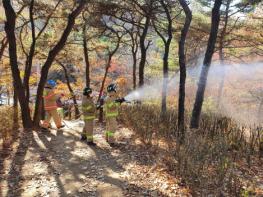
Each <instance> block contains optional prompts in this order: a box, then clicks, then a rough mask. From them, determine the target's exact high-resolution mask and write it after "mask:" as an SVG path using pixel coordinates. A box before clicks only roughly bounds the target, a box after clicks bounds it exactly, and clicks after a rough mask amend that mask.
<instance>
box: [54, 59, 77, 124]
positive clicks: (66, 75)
mask: <svg viewBox="0 0 263 197" xmlns="http://www.w3.org/2000/svg"><path fill="white" fill-rule="evenodd" d="M57 62H58V61H57ZM58 63H59V65H60V66H61V67H62V68H63V70H64V73H65V78H66V82H67V86H68V89H69V92H70V94H71V95H72V99H73V103H74V109H75V119H78V118H79V117H80V111H79V108H78V103H77V99H76V95H75V94H74V91H73V89H72V87H71V85H70V82H69V76H68V71H67V68H66V67H65V66H64V65H63V63H61V62H58Z"/></svg>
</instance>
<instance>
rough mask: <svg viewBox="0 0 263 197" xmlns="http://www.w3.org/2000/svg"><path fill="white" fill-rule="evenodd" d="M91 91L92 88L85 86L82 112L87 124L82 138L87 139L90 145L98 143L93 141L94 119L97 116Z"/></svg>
mask: <svg viewBox="0 0 263 197" xmlns="http://www.w3.org/2000/svg"><path fill="white" fill-rule="evenodd" d="M91 93H92V89H91V88H89V87H86V88H84V90H83V98H82V112H83V119H84V123H85V125H84V128H83V131H82V134H81V140H82V141H87V144H88V145H91V146H95V145H96V144H95V143H94V142H93V127H94V119H95V117H96V105H95V103H94V102H93V99H92V96H91Z"/></svg>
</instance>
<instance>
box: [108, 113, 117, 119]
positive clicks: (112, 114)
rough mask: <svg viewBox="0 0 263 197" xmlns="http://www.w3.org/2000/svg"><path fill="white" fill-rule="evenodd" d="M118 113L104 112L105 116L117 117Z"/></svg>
mask: <svg viewBox="0 0 263 197" xmlns="http://www.w3.org/2000/svg"><path fill="white" fill-rule="evenodd" d="M118 115H119V113H118V112H114V113H106V117H108V118H110V117H117V116H118Z"/></svg>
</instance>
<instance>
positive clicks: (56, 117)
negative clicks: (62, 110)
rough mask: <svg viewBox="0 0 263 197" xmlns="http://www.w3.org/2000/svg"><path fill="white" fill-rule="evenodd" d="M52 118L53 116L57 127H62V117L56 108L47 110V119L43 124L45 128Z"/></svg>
mask: <svg viewBox="0 0 263 197" xmlns="http://www.w3.org/2000/svg"><path fill="white" fill-rule="evenodd" d="M51 118H53V120H54V122H55V124H56V127H57V128H60V127H61V126H62V123H61V118H60V116H59V114H58V112H57V110H56V109H54V110H49V111H46V119H45V120H44V121H43V123H42V125H41V126H42V127H44V128H48V127H49V126H50V120H51Z"/></svg>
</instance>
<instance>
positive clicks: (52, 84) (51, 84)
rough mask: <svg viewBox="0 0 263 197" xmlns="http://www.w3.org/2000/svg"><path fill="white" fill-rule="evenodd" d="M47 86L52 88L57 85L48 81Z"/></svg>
mask: <svg viewBox="0 0 263 197" xmlns="http://www.w3.org/2000/svg"><path fill="white" fill-rule="evenodd" d="M47 85H49V86H50V87H52V88H54V87H55V86H56V85H57V83H56V82H55V81H54V80H52V79H50V80H48V81H47Z"/></svg>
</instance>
